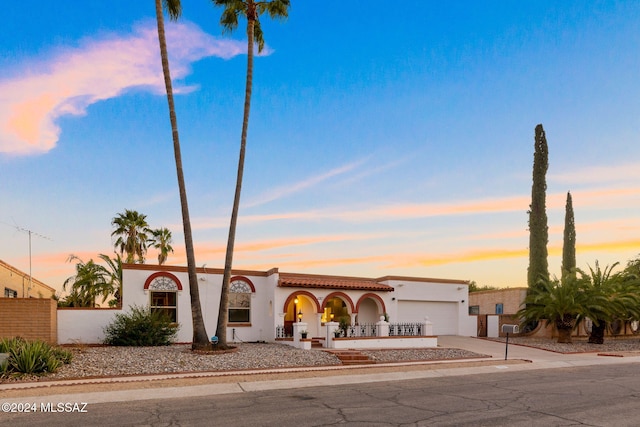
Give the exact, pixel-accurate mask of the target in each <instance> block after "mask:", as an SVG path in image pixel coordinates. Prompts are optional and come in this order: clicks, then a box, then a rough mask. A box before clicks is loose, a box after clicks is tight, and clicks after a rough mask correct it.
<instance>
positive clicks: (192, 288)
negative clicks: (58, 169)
mask: <svg viewBox="0 0 640 427" xmlns="http://www.w3.org/2000/svg"><path fill="white" fill-rule="evenodd" d="M162 3H164V7H165V8H166V9H167V12H168V13H169V17H170V18H171V19H173V20H177V19H178V18H179V17H180V14H181V13H182V5H181V4H180V0H163V1H162V2H161V0H156V21H157V24H158V42H159V44H160V58H161V60H162V72H163V75H164V84H165V88H166V91H167V101H168V103H169V120H170V122H171V133H172V136H173V154H174V157H175V160H176V174H177V176H178V189H179V192H180V207H181V209H182V227H183V230H184V243H185V251H186V253H187V273H188V276H189V295H190V298H191V318H192V323H193V341H192V344H191V347H192V348H193V349H194V350H195V349H204V348H208V347H210V342H209V336H208V335H207V330H206V328H205V326H204V318H203V317H202V309H201V306H200V289H199V288H198V276H197V273H196V257H195V253H194V250H193V235H192V233H191V220H190V219H189V218H190V217H189V204H188V202H187V189H186V185H185V182H184V173H183V169H182V154H181V152H180V138H179V135H178V120H177V118H176V110H175V105H174V102H173V88H172V86H171V72H170V70H169V55H168V53H167V40H166V37H165V32H164V16H163V10H162Z"/></svg>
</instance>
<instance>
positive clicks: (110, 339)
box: [104, 306, 179, 346]
mask: <svg viewBox="0 0 640 427" xmlns="http://www.w3.org/2000/svg"><path fill="white" fill-rule="evenodd" d="M178 329H179V326H178V325H177V324H175V323H173V322H172V320H171V318H170V317H169V316H167V315H166V313H162V312H160V311H153V310H151V309H150V308H149V307H139V306H132V307H131V311H130V312H129V313H121V314H116V318H115V320H114V321H113V322H112V323H110V324H109V325H108V326H107V327H106V328H105V329H104V334H105V339H104V343H105V344H108V345H118V346H160V345H169V344H171V343H172V342H174V341H175V338H176V334H177V333H178Z"/></svg>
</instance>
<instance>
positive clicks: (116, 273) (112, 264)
mask: <svg viewBox="0 0 640 427" xmlns="http://www.w3.org/2000/svg"><path fill="white" fill-rule="evenodd" d="M98 257H99V258H100V259H101V260H103V261H104V262H105V263H106V264H107V267H105V268H104V276H105V279H106V280H107V282H108V283H109V286H111V288H113V289H115V291H114V292H113V299H112V300H110V301H109V307H122V257H121V256H120V254H116V257H115V258H109V256H108V255H105V254H100V255H98Z"/></svg>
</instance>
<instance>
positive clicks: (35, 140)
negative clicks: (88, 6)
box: [0, 21, 246, 155]
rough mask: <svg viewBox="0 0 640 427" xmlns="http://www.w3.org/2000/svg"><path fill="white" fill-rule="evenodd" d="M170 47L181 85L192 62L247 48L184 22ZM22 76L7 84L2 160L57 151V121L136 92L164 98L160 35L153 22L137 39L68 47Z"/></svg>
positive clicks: (1, 95) (1, 117)
mask: <svg viewBox="0 0 640 427" xmlns="http://www.w3.org/2000/svg"><path fill="white" fill-rule="evenodd" d="M167 43H168V45H169V46H168V49H169V54H170V61H171V73H172V78H174V79H180V78H183V77H185V76H186V75H188V74H189V73H190V65H191V63H192V62H194V61H197V60H199V59H201V58H205V57H209V56H217V57H221V58H231V57H233V56H235V55H239V54H241V53H243V52H244V49H246V47H244V45H243V44H242V43H241V42H238V41H233V40H222V39H216V38H214V37H212V36H210V35H208V34H206V33H204V32H203V31H202V30H201V29H200V28H198V27H197V26H196V25H194V24H191V23H184V22H183V23H180V24H174V23H168V24H167ZM33 69H35V70H36V71H32V70H33ZM14 74H15V76H14V77H10V78H5V79H2V80H0V153H8V154H13V155H27V154H38V153H45V152H47V151H49V150H51V149H52V148H54V147H55V145H56V143H57V142H58V139H59V136H60V132H61V130H60V126H59V125H58V124H57V123H56V121H57V120H58V119H59V118H60V117H62V116H68V115H72V116H81V115H84V114H86V110H87V107H88V106H89V105H91V104H94V103H96V102H98V101H101V100H105V99H109V98H113V97H116V96H119V95H121V94H122V93H123V92H125V91H126V90H128V89H131V88H144V89H147V90H149V91H151V92H153V93H158V94H161V93H163V91H164V82H163V78H162V68H161V65H160V53H159V47H158V37H157V31H156V28H155V26H154V25H153V23H152V22H151V21H149V22H145V23H144V24H140V25H138V26H137V27H135V28H134V30H133V32H132V33H131V34H127V35H115V34H114V35H109V36H105V37H102V38H100V39H87V40H84V41H83V42H82V43H81V45H80V46H79V47H73V48H63V49H61V50H60V51H58V52H57V53H56V54H54V55H53V56H52V57H51V58H50V59H48V60H45V61H42V62H40V63H37V64H35V65H34V64H25V65H24V69H21V70H20V69H19V70H16V72H15V73H14ZM189 90H193V88H189V87H184V86H183V87H179V86H178V87H176V92H187V91H189Z"/></svg>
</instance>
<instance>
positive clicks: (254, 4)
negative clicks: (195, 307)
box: [212, 0, 290, 349]
mask: <svg viewBox="0 0 640 427" xmlns="http://www.w3.org/2000/svg"><path fill="white" fill-rule="evenodd" d="M212 1H213V4H214V5H215V6H222V7H223V8H224V10H223V11H222V16H221V17H220V25H221V26H222V31H223V33H225V32H227V33H231V32H233V31H234V30H235V29H236V28H238V17H239V16H243V17H244V18H246V20H247V82H246V89H245V97H244V118H243V120H242V135H241V137H240V158H239V160H238V176H237V179H236V190H235V196H234V199H233V209H232V211H231V224H230V225H229V237H228V239H227V252H226V256H225V262H224V274H223V276H222V293H221V296H220V309H219V311H218V324H217V330H216V335H217V336H218V346H219V347H220V348H222V349H225V348H227V347H228V345H227V322H228V310H229V282H230V279H231V268H232V264H233V248H234V245H235V239H236V225H237V222H238V208H239V206H240V192H241V190H242V176H243V173H244V156H245V148H246V145H247V130H248V128H249V111H250V106H251V86H252V82H253V50H254V42H255V43H256V44H257V45H258V53H260V52H262V49H263V48H264V38H263V34H262V28H261V26H260V15H262V14H264V13H267V14H269V16H270V17H271V18H277V19H284V18H286V17H287V16H288V14H289V4H290V1H289V0H271V1H255V0H212Z"/></svg>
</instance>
